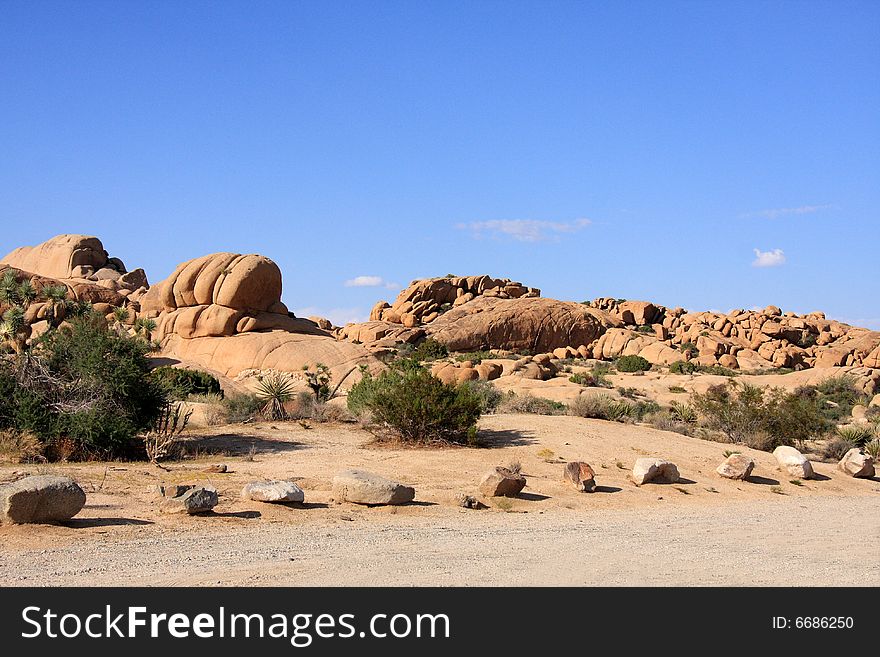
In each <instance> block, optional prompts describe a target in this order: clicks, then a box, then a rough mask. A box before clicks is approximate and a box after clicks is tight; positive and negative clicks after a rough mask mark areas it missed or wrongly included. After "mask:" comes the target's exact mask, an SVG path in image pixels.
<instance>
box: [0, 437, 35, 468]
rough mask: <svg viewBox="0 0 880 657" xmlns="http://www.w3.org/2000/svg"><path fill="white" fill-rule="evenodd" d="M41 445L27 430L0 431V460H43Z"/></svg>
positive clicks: (21, 461)
mask: <svg viewBox="0 0 880 657" xmlns="http://www.w3.org/2000/svg"><path fill="white" fill-rule="evenodd" d="M43 460H45V459H44V457H43V445H42V443H41V442H40V440H39V438H37V437H36V436H35V435H34V434H32V433H29V432H27V431H12V430H4V431H0V462H5V463H33V462H34V461H43Z"/></svg>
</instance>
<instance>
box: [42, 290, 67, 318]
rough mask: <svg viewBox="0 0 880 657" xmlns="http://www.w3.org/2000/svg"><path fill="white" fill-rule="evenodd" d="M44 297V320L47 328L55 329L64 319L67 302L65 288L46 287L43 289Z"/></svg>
mask: <svg viewBox="0 0 880 657" xmlns="http://www.w3.org/2000/svg"><path fill="white" fill-rule="evenodd" d="M43 296H44V297H46V305H47V307H46V320H47V321H48V322H49V326H51V327H53V328H54V327H57V326H58V325H59V324H60V323H61V321H62V320H63V319H64V311H65V308H66V301H67V287H66V286H64V285H47V286H46V287H44V288H43Z"/></svg>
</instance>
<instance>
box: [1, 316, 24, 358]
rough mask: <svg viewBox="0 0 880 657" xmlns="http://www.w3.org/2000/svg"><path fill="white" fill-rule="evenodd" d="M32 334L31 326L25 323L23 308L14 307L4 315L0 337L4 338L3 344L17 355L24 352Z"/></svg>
mask: <svg viewBox="0 0 880 657" xmlns="http://www.w3.org/2000/svg"><path fill="white" fill-rule="evenodd" d="M30 332H31V330H30V326H28V325H27V324H26V323H25V321H24V309H23V308H21V306H13V307H12V308H10V309H8V310H7V311H6V312H5V313H3V321H2V322H0V336H2V340H3V343H4V344H5V345H6V346H8V347H10V348H11V349H12V350H13V351H14V352H15V353H17V354H20V353H21V352H22V351H24V347H25V344H26V343H27V339H28V337H30Z"/></svg>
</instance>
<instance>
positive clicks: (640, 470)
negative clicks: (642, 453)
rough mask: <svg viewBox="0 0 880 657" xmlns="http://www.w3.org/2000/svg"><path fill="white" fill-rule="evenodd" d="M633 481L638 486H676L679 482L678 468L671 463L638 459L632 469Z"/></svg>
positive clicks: (651, 459) (661, 460)
mask: <svg viewBox="0 0 880 657" xmlns="http://www.w3.org/2000/svg"><path fill="white" fill-rule="evenodd" d="M632 479H633V481H634V482H635V484H636V485H637V486H641V485H642V484H647V483H649V482H651V483H657V484H674V483H675V482H677V481H678V480H679V475H678V468H677V467H676V466H675V464H674V463H672V462H670V461H664V460H663V459H654V458H640V459H636V462H635V464H634V465H633V469H632Z"/></svg>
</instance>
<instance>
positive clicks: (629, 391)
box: [617, 386, 639, 399]
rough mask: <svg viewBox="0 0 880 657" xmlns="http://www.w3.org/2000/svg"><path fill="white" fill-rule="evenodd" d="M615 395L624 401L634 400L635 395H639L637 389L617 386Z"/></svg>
mask: <svg viewBox="0 0 880 657" xmlns="http://www.w3.org/2000/svg"><path fill="white" fill-rule="evenodd" d="M617 394H618V395H620V396H621V397H625V398H626V399H635V398H636V395H638V394H639V390H638V388H631V387H630V388H626V387H624V386H618V387H617Z"/></svg>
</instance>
